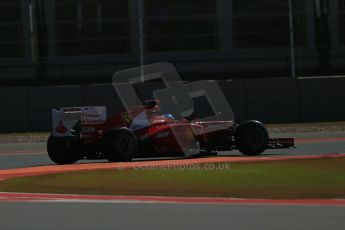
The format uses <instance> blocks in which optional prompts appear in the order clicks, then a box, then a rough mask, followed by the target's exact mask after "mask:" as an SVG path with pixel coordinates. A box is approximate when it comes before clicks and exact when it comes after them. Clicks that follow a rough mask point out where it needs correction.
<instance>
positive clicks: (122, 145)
mask: <svg viewBox="0 0 345 230" xmlns="http://www.w3.org/2000/svg"><path fill="white" fill-rule="evenodd" d="M137 146H138V142H137V138H136V136H135V135H134V133H133V132H132V131H131V130H129V129H120V130H116V131H114V132H111V133H109V134H107V135H106V136H105V138H104V151H105V156H106V158H107V159H108V160H109V161H110V162H128V161H131V160H132V159H133V158H134V157H135V156H136V154H137Z"/></svg>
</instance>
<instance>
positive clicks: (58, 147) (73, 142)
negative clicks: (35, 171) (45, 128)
mask: <svg viewBox="0 0 345 230" xmlns="http://www.w3.org/2000/svg"><path fill="white" fill-rule="evenodd" d="M47 151H48V156H49V158H50V159H51V160H52V161H53V162H55V163H56V164H59V165H64V164H73V163H75V162H77V161H78V160H79V159H80V158H81V152H80V142H79V141H78V139H66V138H63V137H54V136H53V135H50V136H49V139H48V143H47Z"/></svg>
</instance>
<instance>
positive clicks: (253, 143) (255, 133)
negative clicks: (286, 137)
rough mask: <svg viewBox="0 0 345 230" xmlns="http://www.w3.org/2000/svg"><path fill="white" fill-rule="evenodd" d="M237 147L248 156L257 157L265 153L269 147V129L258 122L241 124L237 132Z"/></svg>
mask: <svg viewBox="0 0 345 230" xmlns="http://www.w3.org/2000/svg"><path fill="white" fill-rule="evenodd" d="M235 140H236V146H237V148H238V150H239V151H240V152H241V153H243V154H244V155H247V156H257V155H260V154H261V153H263V152H264V151H265V150H266V148H267V145H268V141H269V137H268V132H267V129H266V128H265V127H264V125H263V124H262V123H260V122H258V121H248V122H245V123H243V124H241V125H240V126H239V127H238V128H237V131H236V136H235Z"/></svg>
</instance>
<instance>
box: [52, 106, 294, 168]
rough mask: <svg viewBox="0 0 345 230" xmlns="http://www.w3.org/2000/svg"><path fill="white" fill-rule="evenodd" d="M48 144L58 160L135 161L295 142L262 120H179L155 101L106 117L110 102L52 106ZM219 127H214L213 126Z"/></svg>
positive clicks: (253, 150)
mask: <svg viewBox="0 0 345 230" xmlns="http://www.w3.org/2000/svg"><path fill="white" fill-rule="evenodd" d="M52 115H53V133H52V134H51V136H50V137H49V140H48V144H47V149H48V154H49V157H50V159H51V160H52V161H54V162H55V163H57V164H72V163H75V162H76V161H78V160H81V159H87V160H94V159H108V160H109V161H111V162H114V161H131V160H132V159H133V158H139V157H162V156H176V155H195V154H196V155H198V154H201V155H207V154H215V153H216V152H217V151H228V150H233V149H238V150H239V151H241V152H242V153H243V154H244V155H248V156H255V155H259V154H261V153H262V152H264V151H265V150H266V149H280V148H292V147H294V140H293V139H290V138H280V139H270V138H269V136H268V132H267V130H266V128H265V127H264V126H263V125H262V123H260V122H258V121H247V122H245V123H243V124H240V125H238V124H235V123H234V122H233V121H211V122H210V121H208V122H200V121H199V122H198V121H188V120H185V119H183V120H177V119H175V118H174V116H173V115H171V114H162V113H161V112H160V108H159V105H158V104H157V103H155V102H154V101H153V102H152V101H151V102H149V103H148V104H147V105H146V106H143V107H136V108H133V109H131V110H130V111H128V112H124V113H120V114H118V115H116V116H113V117H110V118H107V116H106V107H73V108H62V109H60V110H53V111H52ZM213 128H214V129H213Z"/></svg>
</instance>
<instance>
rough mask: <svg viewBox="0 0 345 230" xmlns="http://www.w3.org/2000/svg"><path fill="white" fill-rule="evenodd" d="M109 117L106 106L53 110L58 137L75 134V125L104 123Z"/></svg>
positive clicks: (55, 133)
mask: <svg viewBox="0 0 345 230" xmlns="http://www.w3.org/2000/svg"><path fill="white" fill-rule="evenodd" d="M106 119H107V108H106V107H105V106H85V107H64V108H61V109H59V110H57V109H53V110H52V123H53V124H52V127H53V135H54V136H56V137H66V136H74V135H73V133H72V131H73V130H72V129H73V127H74V126H75V125H76V124H77V123H78V122H80V123H81V124H82V125H91V124H103V123H104V122H105V121H106Z"/></svg>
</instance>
